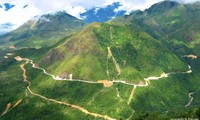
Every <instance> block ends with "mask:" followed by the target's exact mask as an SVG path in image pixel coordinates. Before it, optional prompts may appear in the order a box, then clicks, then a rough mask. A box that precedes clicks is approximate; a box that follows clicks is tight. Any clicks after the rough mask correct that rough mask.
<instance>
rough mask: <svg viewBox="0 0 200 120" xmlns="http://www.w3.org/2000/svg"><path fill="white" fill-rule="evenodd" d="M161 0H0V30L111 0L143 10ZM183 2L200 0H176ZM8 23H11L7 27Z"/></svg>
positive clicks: (77, 10)
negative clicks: (49, 14)
mask: <svg viewBox="0 0 200 120" xmlns="http://www.w3.org/2000/svg"><path fill="white" fill-rule="evenodd" d="M160 1H163V0H0V31H1V28H2V27H4V26H5V29H16V28H17V27H19V26H20V25H22V24H23V23H25V22H26V21H28V20H30V19H31V18H33V17H34V16H36V15H42V14H46V13H52V12H57V11H63V10H65V11H66V12H67V13H69V14H71V15H73V16H75V17H77V18H80V13H83V12H85V11H86V10H87V9H91V8H93V7H95V6H96V7H97V6H98V7H103V6H106V5H109V4H112V3H113V2H120V4H121V5H122V6H121V7H120V8H119V10H126V11H127V13H129V12H130V11H132V10H138V9H140V10H144V9H146V8H149V7H150V6H151V5H153V4H155V3H157V2H160ZM176 1H181V2H184V3H189V2H194V1H200V0H176ZM8 3H9V4H8ZM8 25H12V27H11V28H8V27H7V26H8Z"/></svg>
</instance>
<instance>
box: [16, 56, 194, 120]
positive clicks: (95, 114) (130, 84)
mask: <svg viewBox="0 0 200 120" xmlns="http://www.w3.org/2000/svg"><path fill="white" fill-rule="evenodd" d="M15 59H16V60H17V61H25V62H26V64H28V63H30V64H31V65H32V67H33V68H35V69H39V70H42V71H43V73H44V74H46V75H48V76H51V77H52V78H53V79H54V80H63V81H70V82H83V83H89V84H105V83H104V82H99V81H87V80H80V79H66V78H64V79H63V78H60V77H59V76H55V75H53V74H50V73H48V72H47V71H46V70H45V69H44V68H41V67H38V66H36V65H35V64H34V63H33V60H30V59H28V58H21V57H20V56H17V57H15ZM24 65H25V64H21V65H20V68H21V69H22V70H23V78H24V82H26V83H28V86H27V90H28V91H29V92H30V93H31V94H32V95H34V96H38V97H40V98H42V99H45V100H47V101H50V102H55V103H58V104H62V105H66V106H69V107H72V108H75V109H78V110H79V111H81V112H83V113H85V114H89V115H92V116H94V117H99V118H104V119H106V120H115V119H114V118H111V117H109V116H108V115H101V114H97V113H92V112H89V111H88V110H86V109H84V108H83V107H80V106H77V105H73V104H69V103H67V102H61V101H58V100H55V99H51V98H47V97H45V96H42V95H40V94H37V93H34V92H33V91H31V89H30V86H31V82H30V81H28V80H27V75H26V69H25V68H24ZM188 68H189V70H188V71H185V72H170V73H162V74H161V75H160V76H158V77H156V76H151V77H148V78H144V81H145V82H140V83H139V84H134V83H128V82H126V81H125V80H112V81H109V83H111V84H114V83H119V84H125V85H129V86H133V89H132V91H131V93H130V97H129V99H128V100H127V105H129V104H130V102H131V100H132V98H133V95H134V92H135V90H136V88H137V87H146V86H148V85H149V84H150V81H155V80H160V79H162V78H166V77H168V76H169V75H171V74H190V73H192V70H191V67H190V66H189V65H188ZM111 86H112V85H110V86H109V87H111ZM104 87H105V86H104ZM192 94H193V93H190V94H189V98H191V100H190V102H189V103H188V104H187V105H186V107H187V106H189V105H190V104H191V102H192V100H193V97H192ZM118 96H119V95H118ZM133 112H134V110H133ZM131 116H132V115H131Z"/></svg>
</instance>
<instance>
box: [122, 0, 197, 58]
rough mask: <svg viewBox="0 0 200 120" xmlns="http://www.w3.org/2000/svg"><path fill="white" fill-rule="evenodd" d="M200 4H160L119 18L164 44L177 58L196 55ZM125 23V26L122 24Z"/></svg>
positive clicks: (172, 2)
mask: <svg viewBox="0 0 200 120" xmlns="http://www.w3.org/2000/svg"><path fill="white" fill-rule="evenodd" d="M199 6H200V3H199V2H197V3H193V4H181V3H177V2H174V1H164V2H160V3H157V4H155V5H153V6H152V7H151V8H149V9H147V10H145V11H144V12H142V11H138V12H135V13H133V14H131V15H130V16H126V17H124V18H120V19H121V20H122V19H123V20H125V21H126V22H129V23H130V24H132V25H133V24H135V23H136V22H138V23H137V24H140V26H141V27H142V28H143V29H144V30H145V31H146V32H148V33H149V34H151V35H152V36H154V37H155V38H159V39H165V41H164V42H167V43H168V46H169V47H171V48H172V49H174V51H175V52H177V53H179V54H189V53H191V52H194V53H195V54H197V55H199V52H197V51H198V50H199V47H198V46H199V44H200V42H199V37H198V36H199V33H200V31H199V27H200V26H199V24H198V23H199V20H200V16H199V13H200V9H199ZM126 22H125V23H126ZM149 28H151V29H149Z"/></svg>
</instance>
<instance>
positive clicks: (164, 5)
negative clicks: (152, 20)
mask: <svg viewBox="0 0 200 120" xmlns="http://www.w3.org/2000/svg"><path fill="white" fill-rule="evenodd" d="M179 4H180V3H178V2H176V1H171V0H165V1H162V2H159V3H156V4H154V5H152V6H151V7H150V8H149V9H147V10H146V11H147V12H148V13H149V14H151V13H158V12H164V11H167V10H169V9H172V8H174V7H176V6H178V5H179Z"/></svg>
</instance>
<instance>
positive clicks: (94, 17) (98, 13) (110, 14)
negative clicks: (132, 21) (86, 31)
mask: <svg viewBox="0 0 200 120" xmlns="http://www.w3.org/2000/svg"><path fill="white" fill-rule="evenodd" d="M120 6H121V5H120V3H119V2H115V3H113V4H111V5H108V6H105V7H95V8H92V9H89V10H87V11H86V12H84V13H81V14H80V16H81V18H82V19H83V20H84V21H86V22H87V23H92V22H106V21H109V20H111V19H113V18H115V17H118V16H122V15H125V13H126V11H125V10H120V9H119V8H120Z"/></svg>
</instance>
